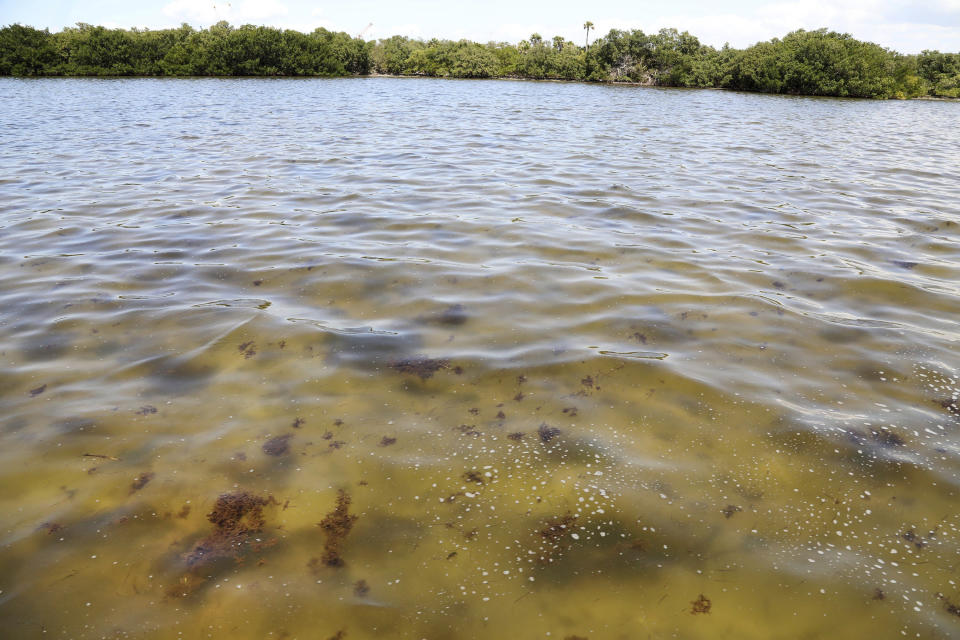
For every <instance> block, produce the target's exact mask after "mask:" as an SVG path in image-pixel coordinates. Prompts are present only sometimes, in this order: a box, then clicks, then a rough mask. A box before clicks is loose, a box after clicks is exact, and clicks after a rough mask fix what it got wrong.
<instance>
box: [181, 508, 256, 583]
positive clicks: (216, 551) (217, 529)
mask: <svg viewBox="0 0 960 640" xmlns="http://www.w3.org/2000/svg"><path fill="white" fill-rule="evenodd" d="M271 502H273V498H264V497H262V496H256V495H253V494H252V493H248V492H246V491H237V492H235V493H225V494H223V495H221V496H220V497H219V498H217V503H216V504H215V505H214V507H213V511H211V512H210V513H208V514H207V520H209V521H210V523H211V524H213V533H211V534H210V535H208V536H207V537H206V538H204V539H203V540H201V541H200V542H198V543H197V544H196V546H194V548H193V550H192V551H191V552H190V553H188V554H187V556H186V561H187V567H189V568H190V569H199V568H202V567H205V566H207V565H209V564H211V563H213V562H214V561H216V560H219V559H221V558H233V559H234V560H237V561H239V560H240V559H241V558H242V557H243V553H244V550H245V547H246V546H247V545H248V544H249V542H250V538H251V536H253V534H256V533H259V532H260V531H261V530H262V529H263V526H264V524H265V523H266V521H265V520H264V517H263V508H264V507H265V506H267V505H268V504H270V503H271Z"/></svg>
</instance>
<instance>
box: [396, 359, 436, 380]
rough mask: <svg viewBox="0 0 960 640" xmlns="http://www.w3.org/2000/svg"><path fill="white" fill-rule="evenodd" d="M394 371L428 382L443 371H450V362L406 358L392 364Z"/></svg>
mask: <svg viewBox="0 0 960 640" xmlns="http://www.w3.org/2000/svg"><path fill="white" fill-rule="evenodd" d="M390 367H391V368H392V369H395V370H397V371H399V372H400V373H405V374H410V375H415V376H418V377H419V378H420V379H421V380H427V379H429V378H432V377H433V374H435V373H436V372H437V371H440V370H441V369H449V368H450V361H449V360H444V359H439V358H423V357H414V358H404V359H403V360H397V361H395V362H392V363H391V364H390Z"/></svg>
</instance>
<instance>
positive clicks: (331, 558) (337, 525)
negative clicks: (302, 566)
mask: <svg viewBox="0 0 960 640" xmlns="http://www.w3.org/2000/svg"><path fill="white" fill-rule="evenodd" d="M350 502H351V500H350V496H349V495H347V492H346V491H344V490H342V489H341V490H340V492H339V493H338V494H337V506H336V508H335V509H334V510H333V511H331V512H330V513H328V514H327V515H326V517H324V519H323V520H321V521H320V525H319V526H320V528H321V529H323V532H324V533H325V534H326V536H327V539H326V541H325V542H324V544H323V555H322V556H321V558H320V563H322V564H324V565H326V566H328V567H342V566H343V565H344V562H343V558H342V557H340V547H341V546H342V545H343V541H344V539H345V538H346V537H347V535H349V533H350V529H352V528H353V523H354V522H356V521H357V516H355V515H352V514H350V513H349V510H350ZM317 564H318V563H317V559H316V558H313V559H312V560H311V561H310V566H311V568H313V567H316V566H317Z"/></svg>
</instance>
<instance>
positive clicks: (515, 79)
mask: <svg viewBox="0 0 960 640" xmlns="http://www.w3.org/2000/svg"><path fill="white" fill-rule="evenodd" d="M0 78H11V79H17V80H56V79H72V80H75V79H87V80H350V79H366V78H392V79H398V80H471V81H486V80H495V81H504V82H556V83H561V84H582V85H590V86H604V87H639V88H643V89H674V90H683V91H724V92H730V93H745V94H748V95H758V96H784V97H789V98H828V99H831V100H867V101H871V102H891V101H892V102H907V101H913V100H921V101H927V102H960V98H950V97H946V96H911V97H904V98H896V97H894V98H870V97H863V96H831V95H822V94H812V93H774V92H768V91H748V90H746V89H731V88H728V87H679V86H672V85H661V84H652V83H647V82H632V81H616V80H568V79H566V78H533V77H522V76H488V77H484V78H461V77H456V76H429V75H398V74H390V73H366V74H354V75H345V76H321V75H314V76H311V75H296V76H293V75H290V76H287V75H230V76H212V75H206V76H178V75H81V74H75V75H66V74H64V75H42V76H13V75H8V76H0Z"/></svg>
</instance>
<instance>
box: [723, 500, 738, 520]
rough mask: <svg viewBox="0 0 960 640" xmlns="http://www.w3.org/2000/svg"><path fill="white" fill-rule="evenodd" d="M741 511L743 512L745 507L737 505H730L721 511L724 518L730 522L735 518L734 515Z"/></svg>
mask: <svg viewBox="0 0 960 640" xmlns="http://www.w3.org/2000/svg"><path fill="white" fill-rule="evenodd" d="M739 511H743V507H740V506H737V505H735V504H728V505H727V506H726V507H724V508H723V509H722V510H721V513H722V514H723V517H724V518H726V519H727V520H729V519H730V518H732V517H733V514H735V513H737V512H739Z"/></svg>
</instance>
